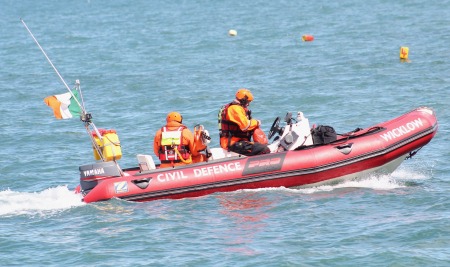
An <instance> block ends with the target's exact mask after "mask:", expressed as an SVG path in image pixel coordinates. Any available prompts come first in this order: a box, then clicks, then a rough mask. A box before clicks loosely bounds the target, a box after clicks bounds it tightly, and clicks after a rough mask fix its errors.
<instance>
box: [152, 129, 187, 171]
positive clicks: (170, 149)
mask: <svg viewBox="0 0 450 267" xmlns="http://www.w3.org/2000/svg"><path fill="white" fill-rule="evenodd" d="M184 129H186V126H184V125H183V126H180V127H178V129H176V130H169V129H167V127H162V128H161V146H160V147H159V150H158V152H159V153H158V157H159V160H160V161H161V163H178V162H182V161H185V160H189V159H190V158H191V152H190V150H189V147H188V146H185V145H183V130H184ZM177 150H178V152H179V153H177ZM180 155H181V157H182V158H180Z"/></svg>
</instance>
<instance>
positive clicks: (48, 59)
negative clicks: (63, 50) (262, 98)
mask: <svg viewBox="0 0 450 267" xmlns="http://www.w3.org/2000/svg"><path fill="white" fill-rule="evenodd" d="M20 21H21V22H22V24H23V26H25V29H27V31H28V33H29V34H30V35H31V37H32V38H33V40H34V42H35V43H36V44H37V46H38V47H39V49H40V50H41V51H42V53H43V54H44V56H45V58H46V59H47V61H48V63H50V65H51V66H52V68H53V69H54V70H55V72H56V74H57V75H58V77H59V79H61V81H62V82H63V84H64V86H66V88H67V90H68V91H69V93H70V94H71V95H72V97H73V98H74V99H75V101H76V102H77V104H78V106H79V107H80V108H81V110H82V112H83V114H86V110H85V109H84V106H82V105H81V103H80V102H79V101H78V99H77V98H76V97H75V95H74V94H73V92H72V90H70V87H69V86H68V85H67V83H66V81H64V79H63V77H62V76H61V74H60V73H59V71H58V70H57V69H56V67H55V65H53V63H52V61H51V60H50V58H49V57H48V56H47V53H45V51H44V49H43V48H42V46H41V45H40V44H39V42H38V40H37V39H36V38H35V37H34V35H33V33H32V32H31V30H30V29H29V28H28V26H27V24H26V23H25V21H24V20H23V19H22V18H20Z"/></svg>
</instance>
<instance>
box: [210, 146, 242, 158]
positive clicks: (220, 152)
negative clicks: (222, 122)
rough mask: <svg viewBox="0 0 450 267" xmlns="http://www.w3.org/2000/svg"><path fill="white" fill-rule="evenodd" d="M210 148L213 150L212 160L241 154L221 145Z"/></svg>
mask: <svg viewBox="0 0 450 267" xmlns="http://www.w3.org/2000/svg"><path fill="white" fill-rule="evenodd" d="M209 150H210V151H211V154H212V155H211V160H215V159H223V158H229V157H234V156H239V154H238V153H235V152H231V151H228V150H226V149H223V148H221V147H214V148H210V149H209Z"/></svg>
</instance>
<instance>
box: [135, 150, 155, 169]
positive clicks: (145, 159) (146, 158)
mask: <svg viewBox="0 0 450 267" xmlns="http://www.w3.org/2000/svg"><path fill="white" fill-rule="evenodd" d="M137 160H138V162H139V168H140V169H141V172H142V171H149V170H154V169H155V168H156V167H155V162H154V161H153V158H152V157H151V156H150V155H143V154H138V155H137Z"/></svg>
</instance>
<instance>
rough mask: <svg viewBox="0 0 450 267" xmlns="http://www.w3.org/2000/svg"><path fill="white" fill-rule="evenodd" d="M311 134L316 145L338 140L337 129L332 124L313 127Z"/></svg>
mask: <svg viewBox="0 0 450 267" xmlns="http://www.w3.org/2000/svg"><path fill="white" fill-rule="evenodd" d="M311 136H312V139H313V144H314V145H324V144H329V143H331V142H333V141H336V131H334V129H333V127H331V126H325V125H319V126H317V127H316V128H313V129H311Z"/></svg>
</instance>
